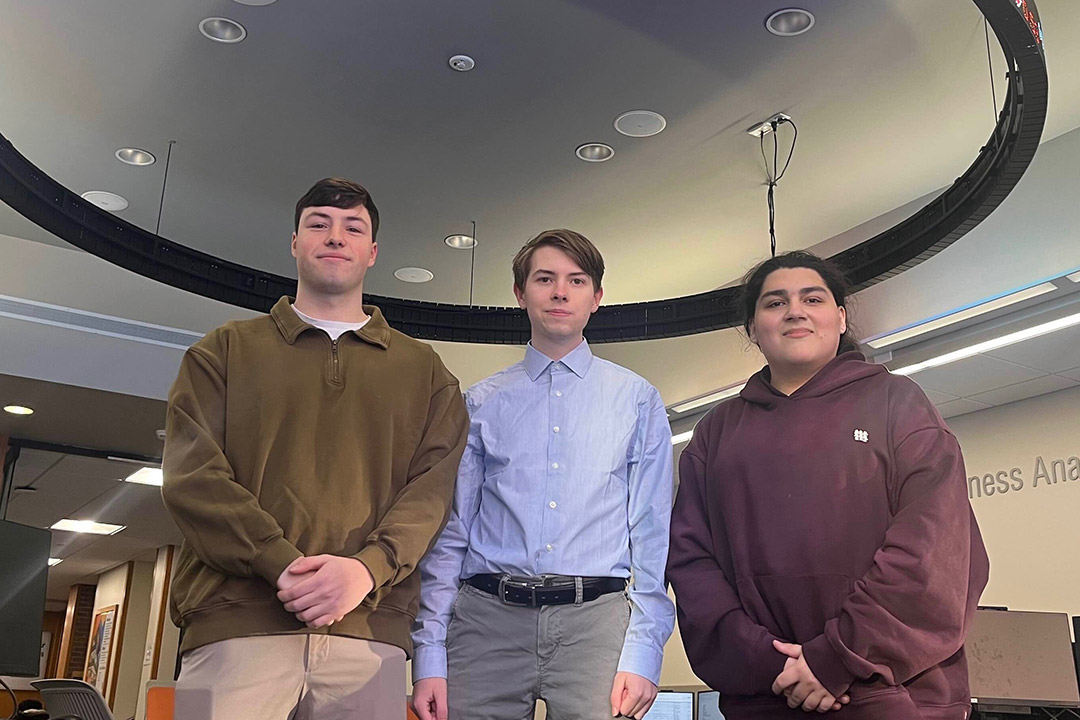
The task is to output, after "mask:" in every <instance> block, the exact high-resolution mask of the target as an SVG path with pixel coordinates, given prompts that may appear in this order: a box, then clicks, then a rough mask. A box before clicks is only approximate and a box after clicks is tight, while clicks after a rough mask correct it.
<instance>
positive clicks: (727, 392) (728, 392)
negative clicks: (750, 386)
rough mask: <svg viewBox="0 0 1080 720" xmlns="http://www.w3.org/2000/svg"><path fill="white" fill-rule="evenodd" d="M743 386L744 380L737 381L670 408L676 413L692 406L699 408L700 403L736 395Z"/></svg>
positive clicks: (706, 403) (705, 403) (708, 402)
mask: <svg viewBox="0 0 1080 720" xmlns="http://www.w3.org/2000/svg"><path fill="white" fill-rule="evenodd" d="M744 387H746V383H744V382H742V383H739V384H738V385H730V386H728V387H726V388H723V389H721V390H717V391H716V392H714V393H712V394H710V395H706V396H704V397H699V398H698V399H696V400H690V401H688V402H684V403H683V404H681V405H676V406H675V407H673V408H671V409H672V410H674V411H675V412H677V413H684V412H686V411H687V410H693V409H694V408H699V407H701V406H702V405H708V404H710V403H714V402H718V401H720V400H723V399H724V398H729V397H732V396H734V395H738V394H739V392H740V391H741V390H742V389H743V388H744Z"/></svg>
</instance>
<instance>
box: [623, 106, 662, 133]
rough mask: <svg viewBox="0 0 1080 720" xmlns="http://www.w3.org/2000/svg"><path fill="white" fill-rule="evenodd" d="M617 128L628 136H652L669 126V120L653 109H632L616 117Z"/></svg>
mask: <svg viewBox="0 0 1080 720" xmlns="http://www.w3.org/2000/svg"><path fill="white" fill-rule="evenodd" d="M614 124H615V129H616V130H618V131H619V132H621V133H622V134H623V135H626V136H628V137H636V138H643V137H651V136H653V135H656V134H657V133H659V132H661V131H663V129H664V128H666V127H667V120H665V119H664V116H663V115H661V114H660V113H657V112H653V111H652V110H630V111H628V112H624V113H623V114H622V115H620V116H619V117H617V118H615V123H614Z"/></svg>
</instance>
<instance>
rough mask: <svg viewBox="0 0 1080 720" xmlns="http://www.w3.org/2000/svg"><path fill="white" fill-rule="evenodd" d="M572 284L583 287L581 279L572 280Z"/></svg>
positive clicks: (583, 282)
mask: <svg viewBox="0 0 1080 720" xmlns="http://www.w3.org/2000/svg"><path fill="white" fill-rule="evenodd" d="M573 283H574V284H575V285H584V284H585V281H584V280H583V279H581V278H574V279H573Z"/></svg>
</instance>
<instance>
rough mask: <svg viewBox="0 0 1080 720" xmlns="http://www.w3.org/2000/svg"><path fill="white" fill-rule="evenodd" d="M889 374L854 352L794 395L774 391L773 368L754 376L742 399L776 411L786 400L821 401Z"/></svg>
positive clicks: (838, 358)
mask: <svg viewBox="0 0 1080 720" xmlns="http://www.w3.org/2000/svg"><path fill="white" fill-rule="evenodd" d="M887 372H889V371H888V370H887V369H886V368H885V366H884V365H875V364H873V363H868V362H866V357H865V356H863V354H862V353H861V352H858V351H855V350H851V351H848V352H845V353H841V354H839V355H837V356H836V357H835V358H833V359H832V360H830V361H829V362H828V364H827V365H825V367H823V368H821V370H818V372H817V374H816V375H814V377H812V378H810V379H809V380H808V381H807V382H806V384H804V385H803V386H802V387H800V388H799V389H798V390H796V391H795V392H793V393H791V395H785V394H784V393H782V392H780V391H779V390H777V389H776V388H775V387H773V385H772V383H771V382H770V380H771V375H770V373H769V366H768V365H766V366H765V367H763V368H762V369H761V370H759V371H757V372H756V373H754V374H753V375H752V376H751V377H750V379H749V380H748V381H747V382H746V387H744V388H743V389H742V392H740V393H739V396H740V397H742V399H743V400H746V401H747V402H750V403H754V404H755V405H762V406H764V407H773V406H774V405H776V404H777V403H778V402H782V401H784V400H799V399H802V398H812V397H820V396H822V395H827V394H829V393H831V392H833V391H834V390H839V389H840V388H842V387H844V386H846V385H850V384H851V383H854V382H859V381H860V380H863V379H864V378H868V377H872V376H874V375H880V374H881V373H887Z"/></svg>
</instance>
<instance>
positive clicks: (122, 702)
mask: <svg viewBox="0 0 1080 720" xmlns="http://www.w3.org/2000/svg"><path fill="white" fill-rule="evenodd" d="M129 573H130V586H129ZM153 578H154V565H153V563H148V562H129V563H124V564H123V565H119V566H117V567H115V568H113V569H112V570H109V571H107V572H105V573H103V574H102V575H101V576H100V577H99V578H98V584H97V592H96V594H95V595H94V614H95V615H96V614H97V612H98V610H100V609H101V608H105V607H109V606H110V605H116V606H117V612H116V620H115V621H114V622H115V624H114V626H113V633H114V634H115V639H114V640H113V643H112V651H111V656H110V658H109V673H110V675H111V676H112V677H115V678H116V680H115V684H114V685H110V687H115V693H113V692H112V691H110V692H109V693H108V694H107V695H106V699H108V698H109V696H112V697H113V701H112V703H111V707H112V711H113V715H114V716H115V717H118V718H129V717H132V716H133V715H134V714H135V709H136V704H137V701H138V695H139V668H140V665H141V664H142V649H143V645H144V644H145V642H146V626H147V622H148V620H149V617H150V591H151V588H152V587H153ZM121 631H122V633H121ZM118 660H119V663H120V665H119V669H117V665H116V663H117V661H118Z"/></svg>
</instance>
